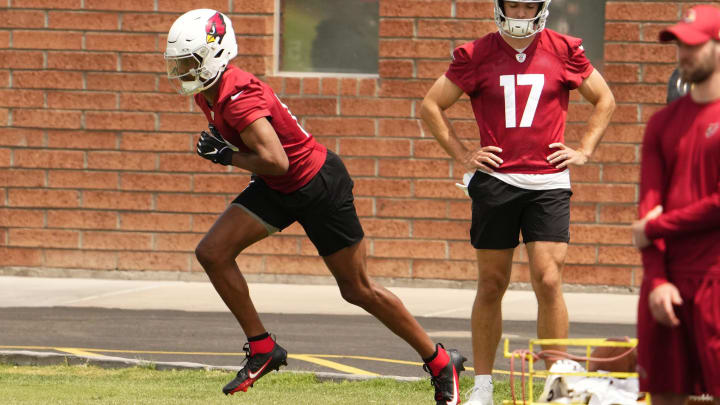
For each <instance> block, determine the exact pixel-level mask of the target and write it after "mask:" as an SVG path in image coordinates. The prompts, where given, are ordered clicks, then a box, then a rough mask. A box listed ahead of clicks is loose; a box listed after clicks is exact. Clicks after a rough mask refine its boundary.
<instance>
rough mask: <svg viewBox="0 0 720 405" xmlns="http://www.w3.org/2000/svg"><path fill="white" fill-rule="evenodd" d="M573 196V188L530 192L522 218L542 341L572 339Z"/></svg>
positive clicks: (558, 348)
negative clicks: (566, 293)
mask: <svg viewBox="0 0 720 405" xmlns="http://www.w3.org/2000/svg"><path fill="white" fill-rule="evenodd" d="M570 196H572V192H571V191H570V190H569V189H555V190H540V191H533V192H530V193H529V194H528V195H527V201H526V205H525V207H524V208H523V213H522V217H521V225H520V226H521V229H522V235H523V241H524V242H525V245H526V247H527V252H528V261H529V266H530V281H531V284H532V287H533V290H534V291H535V296H536V297H537V302H538V323H537V331H538V337H539V338H541V339H564V338H567V336H568V329H569V323H568V312H567V307H566V305H565V299H564V297H563V293H562V270H563V266H564V264H565V256H566V255H567V246H568V242H569V241H570ZM543 349H546V350H559V351H565V350H566V348H565V347H564V346H543ZM553 362H554V361H552V360H549V359H545V366H546V367H547V368H549V367H550V366H551V365H552V363H553Z"/></svg>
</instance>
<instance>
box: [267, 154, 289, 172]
mask: <svg viewBox="0 0 720 405" xmlns="http://www.w3.org/2000/svg"><path fill="white" fill-rule="evenodd" d="M269 163H270V165H269V166H270V167H269V168H268V169H269V171H270V172H271V173H268V174H270V175H272V176H282V175H283V174H285V173H287V172H288V169H289V168H290V162H289V161H288V158H287V155H286V154H284V153H283V154H282V155H280V156H275V157H274V158H273V160H272V161H271V162H269Z"/></svg>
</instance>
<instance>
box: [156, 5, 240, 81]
mask: <svg viewBox="0 0 720 405" xmlns="http://www.w3.org/2000/svg"><path fill="white" fill-rule="evenodd" d="M164 56H165V63H166V65H167V75H168V79H170V82H172V83H173V85H174V86H175V88H176V89H177V90H178V91H179V92H180V94H184V95H191V94H196V93H199V92H201V91H203V90H205V89H207V88H209V87H210V86H212V85H213V84H215V83H216V82H217V80H218V79H219V78H220V74H221V73H222V72H223V71H224V70H225V68H226V67H227V65H228V62H230V59H232V58H234V57H235V56H237V40H236V39H235V31H234V30H233V27H232V22H231V21H230V19H229V18H228V17H227V16H226V15H224V14H222V13H220V12H218V11H215V10H210V9H206V8H203V9H197V10H191V11H188V12H187V13H185V14H183V15H181V16H180V18H178V19H177V20H175V22H174V23H173V25H172V27H170V32H169V33H168V37H167V48H166V49H165V54H164Z"/></svg>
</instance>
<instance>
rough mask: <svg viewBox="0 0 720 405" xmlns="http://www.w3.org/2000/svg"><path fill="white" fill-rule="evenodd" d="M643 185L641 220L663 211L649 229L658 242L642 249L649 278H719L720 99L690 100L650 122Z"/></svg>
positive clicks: (679, 102)
mask: <svg viewBox="0 0 720 405" xmlns="http://www.w3.org/2000/svg"><path fill="white" fill-rule="evenodd" d="M640 185H641V187H640V206H639V211H640V216H641V217H644V216H645V214H647V212H648V211H650V210H651V209H652V208H653V207H655V206H656V205H662V206H663V214H662V215H661V216H659V217H658V218H656V219H654V220H651V221H649V222H648V223H647V226H646V228H645V231H646V234H647V235H648V237H650V238H653V239H656V243H655V244H654V245H653V246H651V247H649V248H646V249H643V264H644V267H645V276H646V279H649V280H651V282H652V283H653V285H657V284H659V283H661V282H663V281H665V280H666V279H667V277H668V276H670V275H671V276H672V277H673V278H677V277H692V276H704V275H706V274H707V273H708V272H712V273H715V274H716V275H718V276H720V100H718V101H715V102H712V103H708V104H698V103H696V102H694V101H693V100H692V97H691V96H690V95H687V96H685V97H682V98H680V99H678V100H676V101H675V102H673V103H672V104H670V105H669V106H667V107H665V108H663V109H662V110H660V111H658V112H657V113H655V114H654V115H653V116H652V117H651V118H650V121H649V122H648V124H647V127H646V129H645V137H644V139H643V149H642V172H641V183H640ZM658 238H662V239H658ZM663 242H664V243H663ZM663 249H664V250H665V252H664V254H663Z"/></svg>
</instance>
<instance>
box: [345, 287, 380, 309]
mask: <svg viewBox="0 0 720 405" xmlns="http://www.w3.org/2000/svg"><path fill="white" fill-rule="evenodd" d="M339 287H340V295H341V296H342V297H343V299H344V300H345V301H347V302H349V303H350V304H353V305H357V306H359V307H365V306H367V305H368V304H369V303H371V302H372V301H373V300H374V293H373V291H372V289H371V288H370V287H368V286H364V285H360V284H348V283H345V284H340V285H339Z"/></svg>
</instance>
